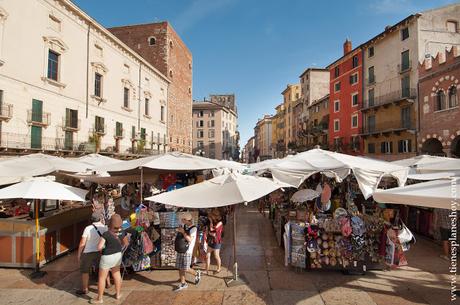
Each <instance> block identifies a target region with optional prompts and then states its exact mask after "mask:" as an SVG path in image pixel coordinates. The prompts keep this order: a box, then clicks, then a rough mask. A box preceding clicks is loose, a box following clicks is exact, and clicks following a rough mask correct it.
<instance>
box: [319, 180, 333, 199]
mask: <svg viewBox="0 0 460 305" xmlns="http://www.w3.org/2000/svg"><path fill="white" fill-rule="evenodd" d="M331 192H332V191H331V187H330V186H329V184H327V183H324V186H323V192H322V193H321V203H327V202H328V201H329V200H330V199H331Z"/></svg>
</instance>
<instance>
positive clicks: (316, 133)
mask: <svg viewBox="0 0 460 305" xmlns="http://www.w3.org/2000/svg"><path fill="white" fill-rule="evenodd" d="M308 112H309V121H308V128H307V131H308V144H307V148H308V149H312V148H314V147H315V146H316V145H319V146H320V147H321V148H322V149H328V148H329V146H328V129H329V94H328V95H326V96H324V97H322V98H320V99H318V100H315V101H313V102H312V103H311V105H310V106H309V107H308Z"/></svg>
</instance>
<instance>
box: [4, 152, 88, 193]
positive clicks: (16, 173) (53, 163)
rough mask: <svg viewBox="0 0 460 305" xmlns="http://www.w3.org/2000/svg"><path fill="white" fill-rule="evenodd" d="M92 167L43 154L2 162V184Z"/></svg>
mask: <svg viewBox="0 0 460 305" xmlns="http://www.w3.org/2000/svg"><path fill="white" fill-rule="evenodd" d="M89 167H90V166H89V165H88V164H85V163H81V162H79V161H75V160H69V159H64V158H60V157H55V156H50V155H44V154H41V153H37V154H31V155H26V156H21V157H17V158H11V159H7V160H3V161H0V184H1V185H4V184H10V183H16V182H19V181H21V180H23V179H24V178H25V177H34V176H42V175H47V174H50V173H53V172H71V173H77V172H84V171H86V170H87V169H88V168H89Z"/></svg>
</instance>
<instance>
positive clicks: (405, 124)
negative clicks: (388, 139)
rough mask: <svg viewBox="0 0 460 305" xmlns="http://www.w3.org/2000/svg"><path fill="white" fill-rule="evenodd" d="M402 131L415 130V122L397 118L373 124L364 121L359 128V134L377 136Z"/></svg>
mask: <svg viewBox="0 0 460 305" xmlns="http://www.w3.org/2000/svg"><path fill="white" fill-rule="evenodd" d="M402 131H415V122H410V121H402V120H398V121H393V122H385V123H381V124H376V125H375V126H373V125H369V124H367V123H366V124H364V126H363V127H362V129H361V135H362V136H371V135H374V136H378V135H382V134H390V133H398V132H402Z"/></svg>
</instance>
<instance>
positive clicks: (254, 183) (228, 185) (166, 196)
mask: <svg viewBox="0 0 460 305" xmlns="http://www.w3.org/2000/svg"><path fill="white" fill-rule="evenodd" d="M283 186H284V187H285V186H286V185H285V184H282V183H277V182H274V181H273V180H272V179H269V178H263V177H257V176H248V175H241V174H238V173H229V174H225V175H222V176H218V177H216V178H213V179H211V180H207V181H204V182H201V183H198V184H194V185H192V186H188V187H184V188H181V189H178V190H175V191H172V192H167V193H162V194H159V195H155V196H152V197H149V198H146V200H150V201H155V202H158V203H164V204H169V205H173V206H178V207H184V208H215V207H222V206H227V205H232V204H237V203H242V202H250V201H254V200H256V199H258V198H261V197H263V196H265V195H267V194H269V193H271V192H273V191H275V190H277V189H279V188H281V187H283Z"/></svg>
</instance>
